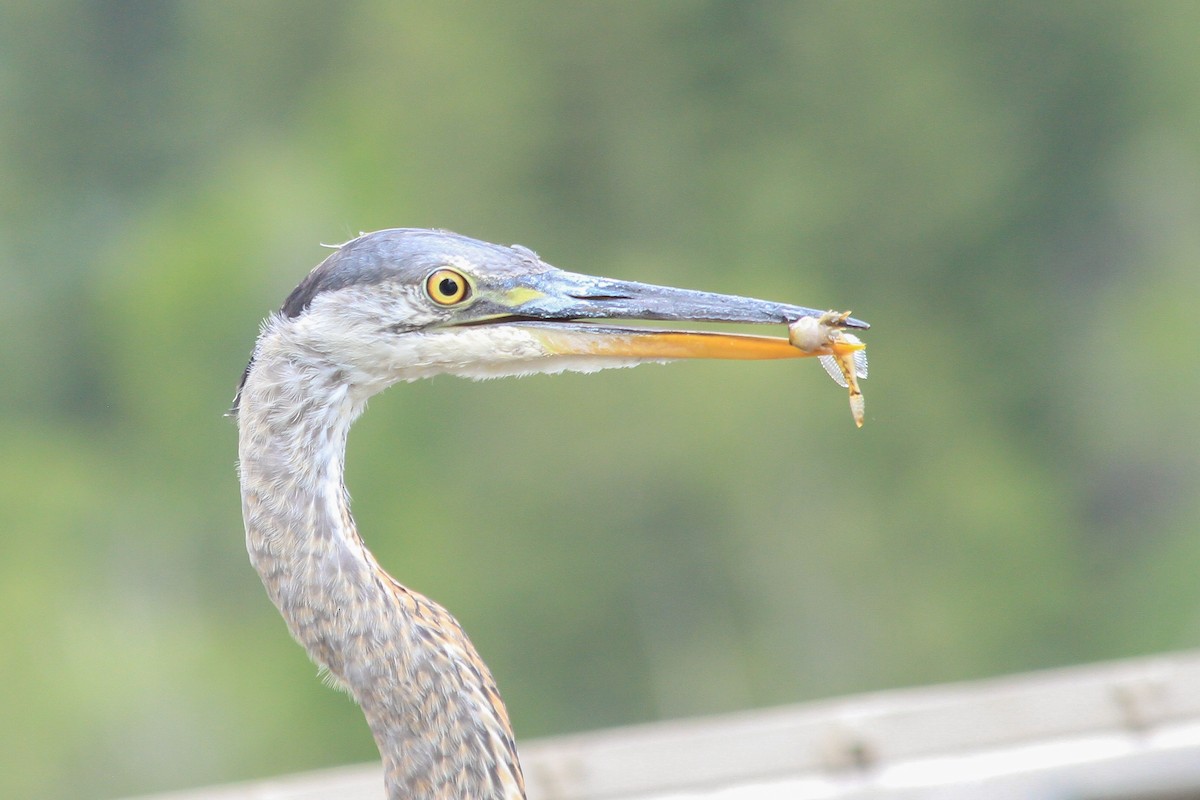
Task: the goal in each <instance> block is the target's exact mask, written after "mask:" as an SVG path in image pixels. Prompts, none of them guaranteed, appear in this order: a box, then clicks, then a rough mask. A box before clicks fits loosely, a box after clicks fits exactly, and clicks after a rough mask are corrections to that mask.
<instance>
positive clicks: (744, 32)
mask: <svg viewBox="0 0 1200 800" xmlns="http://www.w3.org/2000/svg"><path fill="white" fill-rule="evenodd" d="M1198 23H1200V13H1198V12H1197V6H1195V5H1193V4H1189V3H1169V2H1164V3H1155V4H1148V5H1137V6H1135V5H1133V4H1118V3H1082V2H1066V3H1057V4H1052V5H1045V4H1042V3H1023V2H1015V3H1004V4H961V3H951V2H923V3H886V4H885V3H877V2H876V3H870V2H860V3H803V4H801V3H712V2H708V3H679V2H663V3H654V4H650V3H641V4H635V3H585V4H557V3H544V2H520V3H504V4H501V3H496V4H449V5H444V4H441V5H420V4H396V3H389V2H383V1H382V0H364V1H363V2H349V3H339V4H324V3H312V2H306V3H282V2H272V3H256V4H252V5H239V4H230V3H178V2H175V3H172V2H158V3H147V2H140V3H120V4H95V3H82V2H69V1H68V0H56V1H54V2H42V3H36V4H35V3H11V4H8V5H6V6H5V7H4V8H3V9H0V108H2V109H3V113H0V277H2V278H3V285H4V292H3V293H0V337H2V338H0V341H3V343H4V344H3V345H2V346H0V375H2V378H0V382H2V386H3V388H2V389H0V408H2V409H3V417H2V418H0V428H2V429H3V435H0V450H2V451H3V452H2V455H3V458H0V530H2V531H3V534H0V597H2V598H3V601H4V607H5V609H6V610H7V612H6V613H5V615H4V617H3V620H2V621H0V638H2V639H3V641H4V643H5V645H4V647H3V648H0V675H3V680H4V686H5V692H4V699H3V701H0V702H2V705H0V720H2V722H0V796H4V797H35V796H36V797H47V798H56V797H63V798H66V797H79V796H116V795H120V794H126V793H133V792H144V791H151V790H157V789H164V788H171V787H181V786H185V785H196V784H204V783H214V782H218V781H225V780H231V779H238V778H249V777H254V776H261V775H268V774H275V773H281V772H285V771H289V770H298V769H304V768H312V767H317V766H322V765H333V764H339V763H344V762H348V761H355V760H370V759H372V758H374V746H373V744H372V742H371V739H370V736H369V734H368V732H367V730H366V728H365V726H364V725H363V723H362V721H361V717H360V715H359V713H358V711H357V710H356V709H355V708H354V707H353V705H352V704H351V703H350V702H349V701H348V700H347V699H346V698H345V697H344V696H342V695H339V694H337V693H336V692H333V691H330V690H329V689H327V688H326V687H324V686H322V685H321V684H320V682H319V681H318V680H316V679H315V678H314V672H315V670H314V669H313V668H312V667H311V665H309V664H308V662H307V661H306V660H305V658H304V655H303V653H302V651H301V650H300V649H299V648H298V647H296V646H295V645H294V644H293V643H292V642H291V641H290V639H289V638H288V636H287V633H286V631H285V629H284V627H283V625H282V623H281V622H280V621H279V619H278V617H277V615H276V614H275V612H274V609H272V608H271V606H270V604H269V602H268V601H267V599H266V597H265V595H264V594H263V592H262V590H261V587H260V586H259V584H258V580H257V578H256V576H255V575H254V573H253V571H252V570H251V569H250V567H249V565H248V564H247V563H246V558H245V554H244V550H243V547H242V544H241V535H242V534H241V519H240V513H239V504H238V499H237V486H236V480H235V476H234V470H233V463H234V453H235V438H236V432H235V428H234V426H233V425H232V424H231V423H230V422H229V421H228V420H225V419H223V418H222V416H221V414H222V413H223V411H224V410H225V409H226V407H227V404H228V402H229V400H230V398H231V396H232V390H233V386H234V384H235V382H236V380H237V378H238V375H239V373H240V370H241V369H242V367H243V365H244V363H245V359H246V357H247V355H248V353H249V350H250V346H251V344H252V342H253V339H254V336H255V332H256V327H255V326H256V324H257V322H258V320H260V319H261V318H262V317H263V316H264V315H265V314H266V313H267V312H269V311H270V310H271V309H272V308H274V307H277V306H278V304H279V303H280V302H281V301H282V299H283V297H284V296H285V295H286V293H287V292H288V291H289V290H290V289H291V288H292V286H294V285H295V283H296V282H298V280H299V279H300V278H301V277H302V276H303V274H304V273H305V272H306V271H307V269H309V268H310V267H311V266H312V265H313V264H315V263H316V262H317V261H318V260H320V259H321V258H322V257H323V254H324V251H323V250H322V249H321V248H320V247H319V243H320V242H337V241H341V240H344V239H347V238H349V237H351V236H352V235H354V234H356V233H357V232H358V231H360V230H370V229H375V228H381V227H390V226H401V225H402V226H435V227H446V228H451V229H455V230H458V231H460V232H463V233H467V234H470V235H474V236H478V237H481V238H485V239H491V240H496V241H501V242H513V241H517V242H522V243H524V244H527V245H529V246H532V247H534V248H535V249H537V250H538V251H539V252H540V253H541V254H542V255H543V256H544V257H545V258H546V259H547V260H549V261H550V262H552V263H555V264H557V265H559V266H562V267H564V268H568V269H574V270H578V271H583V272H593V273H600V274H609V275H612V276H614V277H624V278H634V279H641V280H647V281H652V282H658V283H673V284H678V285H685V286H692V287H696V288H708V289H713V290H718V291H728V292H735V293H739V294H750V295H756V296H767V297H772V298H778V299H781V300H787V301H793V302H799V303H804V304H807V305H815V306H822V307H824V306H829V307H835V308H845V307H853V308H854V310H855V312H856V313H857V314H858V315H860V316H862V317H864V318H866V319H868V320H870V321H871V322H872V323H874V325H875V328H874V330H872V331H871V332H870V334H869V335H868V336H867V337H866V338H867V341H868V342H869V344H870V346H871V354H872V365H873V370H872V377H871V379H870V380H869V381H868V382H867V383H866V384H865V388H866V392H867V417H868V420H867V426H866V428H864V429H863V430H862V431H856V430H855V429H854V428H853V425H852V423H851V421H850V418H849V414H848V412H847V410H846V408H845V399H844V395H843V393H842V392H841V391H840V390H837V389H835V388H834V387H833V386H832V384H830V383H828V381H827V380H826V378H825V377H824V375H822V374H821V371H820V369H819V368H817V366H816V365H815V364H812V363H794V364H699V363H693V364H683V365H675V366H671V367H668V368H644V369H639V370H636V371H632V372H630V371H616V372H611V373H602V374H599V375H592V376H559V377H555V378H534V379H529V380H525V381H509V382H492V383H488V384H471V383H466V382H462V381H455V380H451V379H444V380H435V381H431V382H426V383H423V384H418V385H412V386H405V387H401V388H397V389H395V390H393V391H392V392H390V393H388V394H386V395H384V396H383V397H381V398H379V399H378V400H377V401H376V402H375V404H374V405H373V408H372V411H371V413H370V414H368V415H367V416H366V417H365V418H364V420H363V421H362V422H361V423H360V426H359V427H358V428H356V430H355V434H354V435H353V436H352V440H351V453H350V457H349V473H350V474H349V483H350V486H351V488H352V490H353V491H354V494H355V498H356V513H357V515H358V518H359V522H360V526H361V528H362V530H363V532H364V534H365V536H366V538H367V539H368V541H369V542H370V544H371V546H372V547H373V549H375V551H376V552H377V554H378V555H379V557H380V560H381V561H382V562H383V563H384V564H385V565H386V566H388V567H389V568H390V569H391V570H392V571H393V572H395V573H396V574H397V576H398V577H400V578H401V579H402V580H404V581H406V582H408V583H411V584H412V585H413V586H415V587H417V588H419V589H421V590H423V591H425V592H427V593H429V594H431V595H432V596H434V597H436V598H437V599H439V600H440V601H441V602H443V603H444V604H445V605H447V606H448V607H449V608H451V609H453V610H454V611H455V612H456V613H457V614H458V616H459V617H460V619H461V620H462V621H463V623H464V625H465V626H466V628H467V629H468V630H469V631H471V632H472V635H473V637H474V639H475V641H476V644H477V645H478V646H479V648H480V650H481V651H482V653H483V654H484V655H485V657H486V658H487V659H488V661H489V662H490V663H491V665H492V666H493V669H494V671H495V673H496V675H497V678H498V680H499V682H500V684H501V687H502V689H503V690H504V693H505V696H506V698H507V699H508V701H509V704H510V707H511V712H512V716H513V719H514V722H515V725H516V728H517V731H518V734H519V736H520V737H521V738H522V739H529V738H531V737H536V736H542V735H549V734H555V733H561V732H566V731H574V730H584V729H590V728H596V727H600V726H606V725H616V724H622V723H629V722H635V721H643V720H650V719H656V718H663V717H671V716H680V715H689V714H700V713H710V712H720V711H728V710H733V709H739V708H746V707H754V706H763V705H769V704H777V703H787V702H794V701H800V700H806V699H811V698H816V697H822V696H828V695H831V694H835V693H841V692H854V691H864V690H871V689H877V688H883V687H889V686H897V685H907V684H922V683H929V682H935V681H945V680H957V679H965V678H973V677H978V676H984V675H991V674H997V673H1000V672H1005V671H1011V670H1023V669H1033V668H1039V667H1047V666H1054V665H1060V664H1067V663H1072V662H1077V661H1085V660H1091V659H1100V658H1109V657H1116V656H1124V655H1131V654H1137V653H1147V652H1153V651H1156V650H1161V649H1168V648H1181V647H1191V646H1196V645H1197V643H1198V642H1200V624H1198V620H1200V583H1198V582H1197V581H1196V580H1195V577H1194V573H1195V569H1194V565H1195V564H1196V563H1198V562H1200V540H1198V539H1197V538H1196V536H1195V533H1196V530H1197V528H1198V525H1197V523H1198V521H1200V505H1198V504H1197V500H1196V496H1197V495H1196V491H1195V487H1196V485H1197V481H1198V480H1200V460H1198V459H1197V457H1196V454H1195V453H1196V446H1195V443H1196V442H1197V441H1198V440H1200V413H1198V412H1197V410H1196V408H1197V406H1196V404H1195V402H1194V398H1195V397H1196V396H1197V394H1198V393H1200V378H1198V377H1197V374H1198V373H1197V372H1196V370H1195V369H1194V368H1192V366H1191V363H1190V358H1189V357H1188V356H1187V353H1188V352H1192V350H1191V348H1192V342H1194V341H1195V340H1196V339H1197V338H1200V331H1198V330H1197V317H1196V315H1195V314H1194V309H1193V307H1194V305H1195V303H1196V300H1197V298H1198V297H1200V269H1197V262H1198V260H1200V234H1198V233H1197V232H1198V231H1200V224H1198V220H1200V190H1198V189H1197V187H1198V186H1200V156H1198V153H1200V100H1198V99H1197V95H1196V93H1195V90H1194V88H1195V86H1196V85H1197V83H1200V56H1198V55H1197V52H1198V51H1197V49H1196V47H1195V46H1194V41H1193V39H1194V32H1195V30H1196V29H1197V24H1198ZM1181 362H1182V363H1181Z"/></svg>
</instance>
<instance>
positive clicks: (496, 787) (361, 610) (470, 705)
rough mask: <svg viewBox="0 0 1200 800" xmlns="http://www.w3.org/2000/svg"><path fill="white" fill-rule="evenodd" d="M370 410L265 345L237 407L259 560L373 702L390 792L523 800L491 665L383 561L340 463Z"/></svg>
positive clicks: (246, 504)
mask: <svg viewBox="0 0 1200 800" xmlns="http://www.w3.org/2000/svg"><path fill="white" fill-rule="evenodd" d="M361 408H362V407H361V401H358V402H356V401H354V400H353V399H352V393H351V392H349V391H347V390H346V388H345V387H344V384H341V383H340V382H339V380H338V375H337V373H336V371H329V370H322V369H319V368H305V367H304V366H303V365H300V366H298V365H297V363H296V361H295V360H294V359H292V358H279V359H272V358H270V357H269V352H264V349H263V348H260V351H259V353H258V355H257V357H256V359H255V363H254V364H253V365H252V368H251V370H250V372H249V373H248V375H247V378H246V381H245V384H244V386H243V389H242V395H241V401H240V405H239V410H238V426H239V457H240V465H239V472H240V478H241V486H242V513H243V516H244V519H245V524H246V546H247V550H248V551H249V554H250V560H251V562H252V563H253V564H254V567H255V568H256V569H257V570H258V573H259V575H260V576H261V578H262V581H263V585H264V586H265V587H266V589H267V593H268V595H270V597H271V600H272V602H274V603H275V605H276V607H278V609H279V611H280V613H281V614H282V615H283V618H284V620H285V621H286V622H287V625H288V628H289V630H290V631H291V633H292V635H293V636H294V637H295V639H296V640H297V641H298V642H299V643H300V644H301V645H303V647H304V648H305V650H307V651H308V654H309V656H310V657H311V658H312V659H313V660H314V661H315V662H316V663H317V664H319V665H320V666H322V667H323V668H325V669H326V670H328V673H329V675H330V676H332V677H333V678H334V679H335V681H337V682H338V683H339V684H341V685H342V686H344V687H345V688H346V689H347V690H348V691H349V692H350V694H351V695H352V696H353V697H354V699H355V700H356V701H358V703H359V705H360V706H361V707H362V709H363V713H364V714H365V715H366V717H367V722H368V724H369V725H370V727H371V731H372V733H373V734H374V736H375V741H376V743H377V744H378V746H379V750H380V753H381V755H382V756H383V760H384V769H385V774H386V778H387V785H388V792H389V797H392V798H408V800H434V799H435V798H438V799H439V800H440V799H441V798H449V797H472V798H480V800H483V799H484V798H488V799H489V800H490V799H492V798H495V799H496V800H500V799H501V798H510V799H515V798H523V797H524V788H523V787H524V783H523V779H522V777H521V770H520V766H519V762H518V760H517V756H516V749H515V745H514V744H513V739H512V733H511V729H510V727H509V722H508V717H507V712H506V711H505V709H504V705H503V703H502V702H501V701H500V696H499V693H498V691H497V690H496V686H495V683H494V681H493V680H492V677H491V674H490V673H489V671H488V669H487V667H486V666H485V665H484V664H483V662H482V661H481V660H480V659H479V656H478V655H477V654H476V652H475V649H474V647H473V646H472V645H471V643H470V641H469V640H468V639H467V638H466V635H465V634H464V633H463V632H462V629H461V627H460V626H459V625H458V623H457V622H456V621H455V620H454V618H453V617H452V616H450V614H449V613H448V612H446V611H445V610H444V609H442V608H441V607H440V606H438V605H437V604H436V603H434V602H433V601H431V600H429V599H428V598H425V597H423V596H422V595H420V594H417V593H416V592H413V591H410V590H408V589H406V588H405V587H403V586H401V585H400V584H399V583H397V582H396V581H395V580H393V579H392V578H391V576H389V575H388V574H387V573H386V572H384V571H383V569H382V568H381V567H380V566H379V564H378V562H377V561H376V560H375V558H374V556H373V555H372V554H371V553H370V551H368V550H367V548H366V546H365V545H364V544H363V542H362V539H361V538H360V537H359V535H358V533H357V531H356V529H355V525H354V520H353V518H352V517H351V515H350V506H349V500H348V499H347V495H346V491H345V486H344V483H343V465H344V463H345V451H346V439H347V435H348V433H349V430H350V426H351V424H352V423H353V421H354V419H355V418H356V417H357V416H358V414H359V412H360V411H361ZM416 687H419V688H420V690H421V694H419V695H417V694H414V691H415V690H416ZM446 720H454V721H455V722H456V724H455V725H451V726H449V727H447V726H446V725H445V721H446ZM462 726H466V728H465V729H464V728H463V727H462ZM453 787H457V789H455V788H453ZM460 790H463V791H465V792H466V793H465V794H459V793H458V791H460Z"/></svg>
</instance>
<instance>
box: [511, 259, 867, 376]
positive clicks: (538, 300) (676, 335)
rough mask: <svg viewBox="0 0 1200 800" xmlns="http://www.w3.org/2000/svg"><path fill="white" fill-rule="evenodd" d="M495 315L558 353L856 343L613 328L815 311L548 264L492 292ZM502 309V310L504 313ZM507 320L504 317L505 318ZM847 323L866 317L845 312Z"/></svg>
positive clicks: (667, 356) (697, 351)
mask: <svg viewBox="0 0 1200 800" xmlns="http://www.w3.org/2000/svg"><path fill="white" fill-rule="evenodd" d="M496 301H498V302H496V303H495V305H496V306H498V307H502V308H503V309H504V311H503V312H500V308H496V311H497V312H500V313H496V314H495V316H494V317H493V318H494V319H497V321H500V320H503V321H506V322H509V323H510V324H515V325H519V326H520V327H522V328H524V329H526V330H528V331H529V332H530V333H531V334H532V335H534V336H535V337H536V338H538V339H539V340H540V341H541V342H542V343H543V345H544V346H545V347H546V349H547V351H549V352H551V353H555V354H559V355H592V356H615V357H625V358H636V359H646V360H674V359H683V358H719V359H777V358H804V357H807V356H820V355H846V354H849V353H852V352H853V351H855V350H858V349H861V348H862V345H861V344H853V343H849V342H830V343H828V344H826V345H824V346H821V347H817V348H815V349H811V350H803V349H801V348H799V347H797V346H795V345H793V344H792V343H791V342H789V340H788V339H786V338H777V337H771V336H755V335H749V334H743V333H730V332H720V331H698V330H677V329H669V330H664V329H655V328H647V327H633V326H616V325H611V324H607V323H609V322H611V321H614V320H639V321H666V322H716V323H722V322H723V323H749V324H777V325H788V324H790V323H793V322H795V321H796V320H798V319H801V318H803V317H820V316H821V315H822V314H825V313H826V312H825V311H823V310H819V309H813V308H806V307H804V306H793V305H787V304H784V303H774V302H770V301H767V300H755V299H751V298H747V297H739V296H736V295H724V294H713V293H710V292H698V291H692V290H689V289H676V288H672V287H668V286H654V285H652V284H645V283H635V282H630V281H616V280H610V279H608V278H596V277H591V276H588V275H579V274H575V273H571V272H564V271H561V270H557V269H551V270H549V271H547V272H541V273H535V274H533V275H530V276H525V277H524V278H523V279H520V280H519V283H516V284H514V285H511V286H507V287H504V289H502V290H501V292H499V293H497V295H496ZM502 314H503V316H502ZM505 318H507V319H505ZM842 326H843V327H846V328H858V329H865V328H868V327H870V326H869V325H867V323H865V322H863V321H861V320H858V319H854V318H852V317H850V318H847V319H845V320H844V322H843V323H842Z"/></svg>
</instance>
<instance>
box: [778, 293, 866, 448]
mask: <svg viewBox="0 0 1200 800" xmlns="http://www.w3.org/2000/svg"><path fill="white" fill-rule="evenodd" d="M849 317H850V312H849V311H845V312H837V311H827V312H825V313H824V314H822V315H821V316H819V317H801V318H800V319H798V320H796V321H795V322H793V323H791V324H790V325H788V341H790V342H791V343H792V345H793V346H794V347H797V348H799V349H801V350H803V351H804V352H806V353H815V354H816V355H817V360H818V361H820V362H821V366H823V367H824V368H825V371H826V372H827V373H829V377H831V378H833V380H834V382H836V383H837V385H838V386H841V387H842V388H843V389H848V390H849V391H850V414H851V416H853V417H854V424H855V425H857V426H858V427H860V428H861V427H862V426H863V420H864V415H865V413H866V403H865V401H864V399H863V393H862V389H860V388H859V386H858V381H859V379H860V378H866V377H867V353H866V350H865V348H866V345H865V344H863V342H862V340H861V339H859V338H858V337H857V336H855V335H854V334H852V333H846V332H845V331H844V330H843V327H844V324H845V322H846V320H847V319H848V318H849Z"/></svg>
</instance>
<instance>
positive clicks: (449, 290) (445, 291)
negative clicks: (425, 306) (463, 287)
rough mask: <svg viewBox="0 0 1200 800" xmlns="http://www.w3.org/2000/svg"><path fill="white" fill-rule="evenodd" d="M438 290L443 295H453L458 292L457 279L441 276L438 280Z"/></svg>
mask: <svg viewBox="0 0 1200 800" xmlns="http://www.w3.org/2000/svg"><path fill="white" fill-rule="evenodd" d="M438 291H439V292H441V293H442V296H443V297H454V296H455V295H457V294H458V281H456V280H454V278H442V279H441V280H440V281H438Z"/></svg>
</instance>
